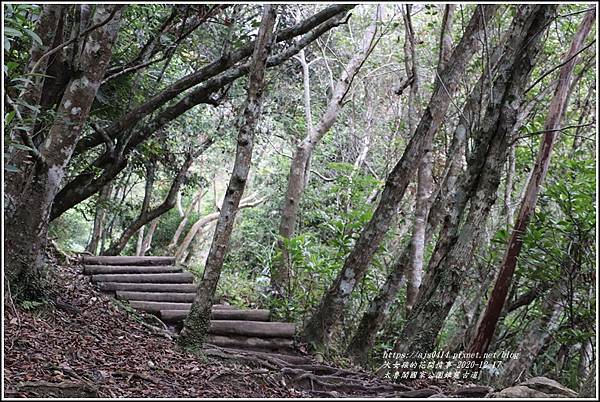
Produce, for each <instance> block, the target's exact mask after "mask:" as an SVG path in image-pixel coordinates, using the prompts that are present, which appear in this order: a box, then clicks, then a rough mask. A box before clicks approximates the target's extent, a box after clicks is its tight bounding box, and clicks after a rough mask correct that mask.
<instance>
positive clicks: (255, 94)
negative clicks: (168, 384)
mask: <svg viewBox="0 0 600 402" xmlns="http://www.w3.org/2000/svg"><path fill="white" fill-rule="evenodd" d="M275 18H276V8H275V6H272V5H269V4H265V5H264V6H263V13H262V19H261V24H260V28H259V31H258V36H257V39H256V45H255V47H254V52H253V54H252V62H251V66H250V75H249V81H248V94H247V98H246V103H245V105H244V111H243V114H242V116H241V118H240V120H239V131H238V138H237V150H236V157H235V162H234V166H233V171H232V173H231V178H230V180H229V184H228V186H227V190H226V192H225V197H224V199H223V206H222V207H221V212H220V214H219V220H218V222H217V227H216V228H215V234H214V237H213V242H212V245H211V249H210V252H209V255H208V260H207V261H206V265H205V268H204V274H203V276H202V281H201V282H200V284H199V285H198V291H197V293H196V298H195V299H194V303H193V304H192V307H191V311H190V314H189V315H188V317H187V318H186V319H185V321H184V325H183V329H182V331H181V333H180V335H179V338H178V339H177V341H178V343H179V345H181V346H183V347H186V348H192V349H197V348H199V347H202V345H203V343H204V340H205V338H206V334H207V333H208V330H209V327H210V312H211V306H212V299H213V296H214V293H215V290H216V288H217V283H218V281H219V277H220V276H221V269H222V266H223V260H224V259H225V254H226V252H227V248H228V246H229V238H230V236H231V232H232V230H233V223H234V221H235V216H236V214H237V209H238V205H239V203H240V200H241V198H242V194H243V193H244V189H245V185H246V179H247V177H248V171H249V170H250V163H251V161H252V148H253V146H254V135H255V130H256V125H257V123H258V119H259V117H260V114H261V109H262V98H263V90H264V86H265V77H264V76H265V69H266V64H267V58H268V56H269V53H270V51H271V46H272V43H273V37H274V33H273V28H274V26H275Z"/></svg>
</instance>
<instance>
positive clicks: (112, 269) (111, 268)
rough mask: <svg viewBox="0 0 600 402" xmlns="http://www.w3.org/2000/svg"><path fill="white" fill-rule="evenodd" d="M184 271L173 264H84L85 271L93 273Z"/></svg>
mask: <svg viewBox="0 0 600 402" xmlns="http://www.w3.org/2000/svg"><path fill="white" fill-rule="evenodd" d="M174 272H183V270H182V269H181V268H179V267H175V266H173V265H148V266H144V265H132V266H128V265H84V266H83V273H84V274H86V275H93V274H164V273H174Z"/></svg>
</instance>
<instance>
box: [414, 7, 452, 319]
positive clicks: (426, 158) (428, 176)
mask: <svg viewBox="0 0 600 402" xmlns="http://www.w3.org/2000/svg"><path fill="white" fill-rule="evenodd" d="M453 11H454V6H453V5H446V6H445V7H444V18H443V21H442V31H441V34H440V51H439V58H438V67H437V69H438V73H440V72H442V71H443V70H444V68H445V67H446V64H447V63H448V60H449V58H450V50H451V47H452V35H451V33H452V14H453ZM409 21H410V19H409ZM409 25H410V24H409ZM411 31H412V27H411ZM411 41H412V42H414V35H413V38H412V39H411ZM412 54H413V60H412V64H413V74H415V75H416V74H417V71H416V65H417V64H416V60H415V51H414V46H413V51H412ZM413 84H414V83H413ZM411 87H412V85H411ZM411 89H412V88H411ZM432 166H433V138H428V139H427V141H426V142H424V143H423V158H422V159H421V162H420V164H419V170H418V172H417V198H416V202H415V217H414V224H413V235H412V239H411V249H410V263H409V264H408V266H407V272H406V305H405V308H406V313H407V314H408V313H410V310H411V309H412V307H413V305H414V304H415V300H416V299H417V293H418V292H419V287H420V286H421V281H422V277H423V264H424V261H423V260H424V258H425V255H424V254H425V244H426V234H425V229H426V226H427V217H428V215H429V208H430V206H431V202H432V191H433V176H432V172H431V169H432ZM449 171H450V170H449Z"/></svg>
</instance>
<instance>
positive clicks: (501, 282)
mask: <svg viewBox="0 0 600 402" xmlns="http://www.w3.org/2000/svg"><path fill="white" fill-rule="evenodd" d="M595 19H596V12H595V9H593V10H591V11H588V13H587V14H586V16H585V17H584V19H583V21H582V24H581V26H580V27H579V31H578V32H577V34H576V35H575V37H574V39H573V41H572V43H571V47H570V49H569V52H568V53H567V54H566V55H565V60H569V58H571V57H573V56H575V55H576V54H577V52H579V50H580V49H581V47H582V45H583V41H584V40H585V38H586V37H587V35H588V33H589V32H590V30H591V28H592V25H593V22H594V20H595ZM576 63H577V57H573V58H572V60H570V61H568V62H567V63H565V65H564V66H562V67H561V69H560V73H559V83H558V86H557V87H556V90H555V92H554V96H553V98H552V101H551V103H550V107H549V110H548V116H547V117H546V122H545V123H544V131H545V133H544V137H543V139H542V141H541V143H540V150H539V152H538V155H537V158H536V162H535V166H534V167H533V170H532V172H533V173H532V176H531V179H530V180H529V183H527V190H526V191H525V198H524V199H523V202H522V204H521V207H520V209H519V214H518V216H517V220H516V223H515V227H514V229H513V232H512V233H511V237H510V240H509V242H508V245H507V249H506V253H505V255H504V258H503V261H502V265H501V268H500V271H499V273H498V277H497V279H496V283H495V285H494V289H493V290H492V294H491V296H490V299H489V301H488V304H487V307H486V309H485V312H484V313H483V315H482V317H481V319H480V321H479V326H478V328H477V332H476V335H475V337H474V338H473V342H472V343H471V346H470V350H471V351H472V352H474V353H480V354H483V353H485V352H486V351H487V348H488V346H489V343H490V341H491V340H492V337H493V335H494V330H495V329H496V324H497V322H498V318H499V317H500V313H501V312H502V307H503V306H504V302H505V300H506V295H507V293H508V288H509V287H510V284H511V282H512V277H513V273H514V271H515V268H516V265H517V258H518V257H519V253H520V251H521V247H522V245H523V236H524V235H525V230H526V229H527V224H528V223H529V220H530V218H531V215H533V213H534V212H535V204H536V202H537V197H538V194H539V191H540V187H541V185H542V183H543V181H544V178H545V177H546V173H547V172H548V167H549V165H550V157H551V154H552V147H553V145H554V140H555V138H556V134H557V131H555V130H556V129H557V128H558V126H559V125H560V121H561V119H562V114H563V109H564V107H565V101H566V98H567V92H568V89H569V81H570V79H571V75H572V72H573V68H574V67H575V64H576Z"/></svg>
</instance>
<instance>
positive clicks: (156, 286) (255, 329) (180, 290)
mask: <svg viewBox="0 0 600 402" xmlns="http://www.w3.org/2000/svg"><path fill="white" fill-rule="evenodd" d="M81 262H82V265H83V273H84V274H86V275H90V276H91V280H92V282H93V283H94V284H96V286H97V287H98V289H100V290H101V291H103V292H106V293H110V294H111V295H113V296H115V297H116V298H117V299H119V300H124V301H127V302H129V305H130V306H131V307H132V308H134V309H135V310H138V311H142V312H145V313H150V314H152V315H155V316H157V317H158V318H159V319H160V320H161V321H162V322H163V323H165V324H167V325H168V326H169V327H170V329H171V330H173V331H175V332H179V330H181V327H182V324H183V321H184V319H185V318H186V317H187V315H188V314H189V311H190V309H191V306H192V302H193V301H194V297H195V295H196V291H197V284H195V283H194V276H193V275H192V274H191V273H189V272H184V271H183V269H182V268H180V267H177V266H175V257H170V256H143V257H137V256H82V257H81ZM295 333H296V327H295V325H294V324H290V323H285V322H273V321H271V314H270V312H269V310H265V309H239V308H236V307H234V306H231V305H229V304H215V305H213V309H212V314H211V326H210V329H209V331H208V337H207V340H206V343H207V345H208V346H209V347H210V346H211V345H213V346H219V347H225V348H234V349H239V350H250V351H258V352H270V353H278V354H284V355H295V354H296V353H295V347H294V339H293V338H294V335H295Z"/></svg>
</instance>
